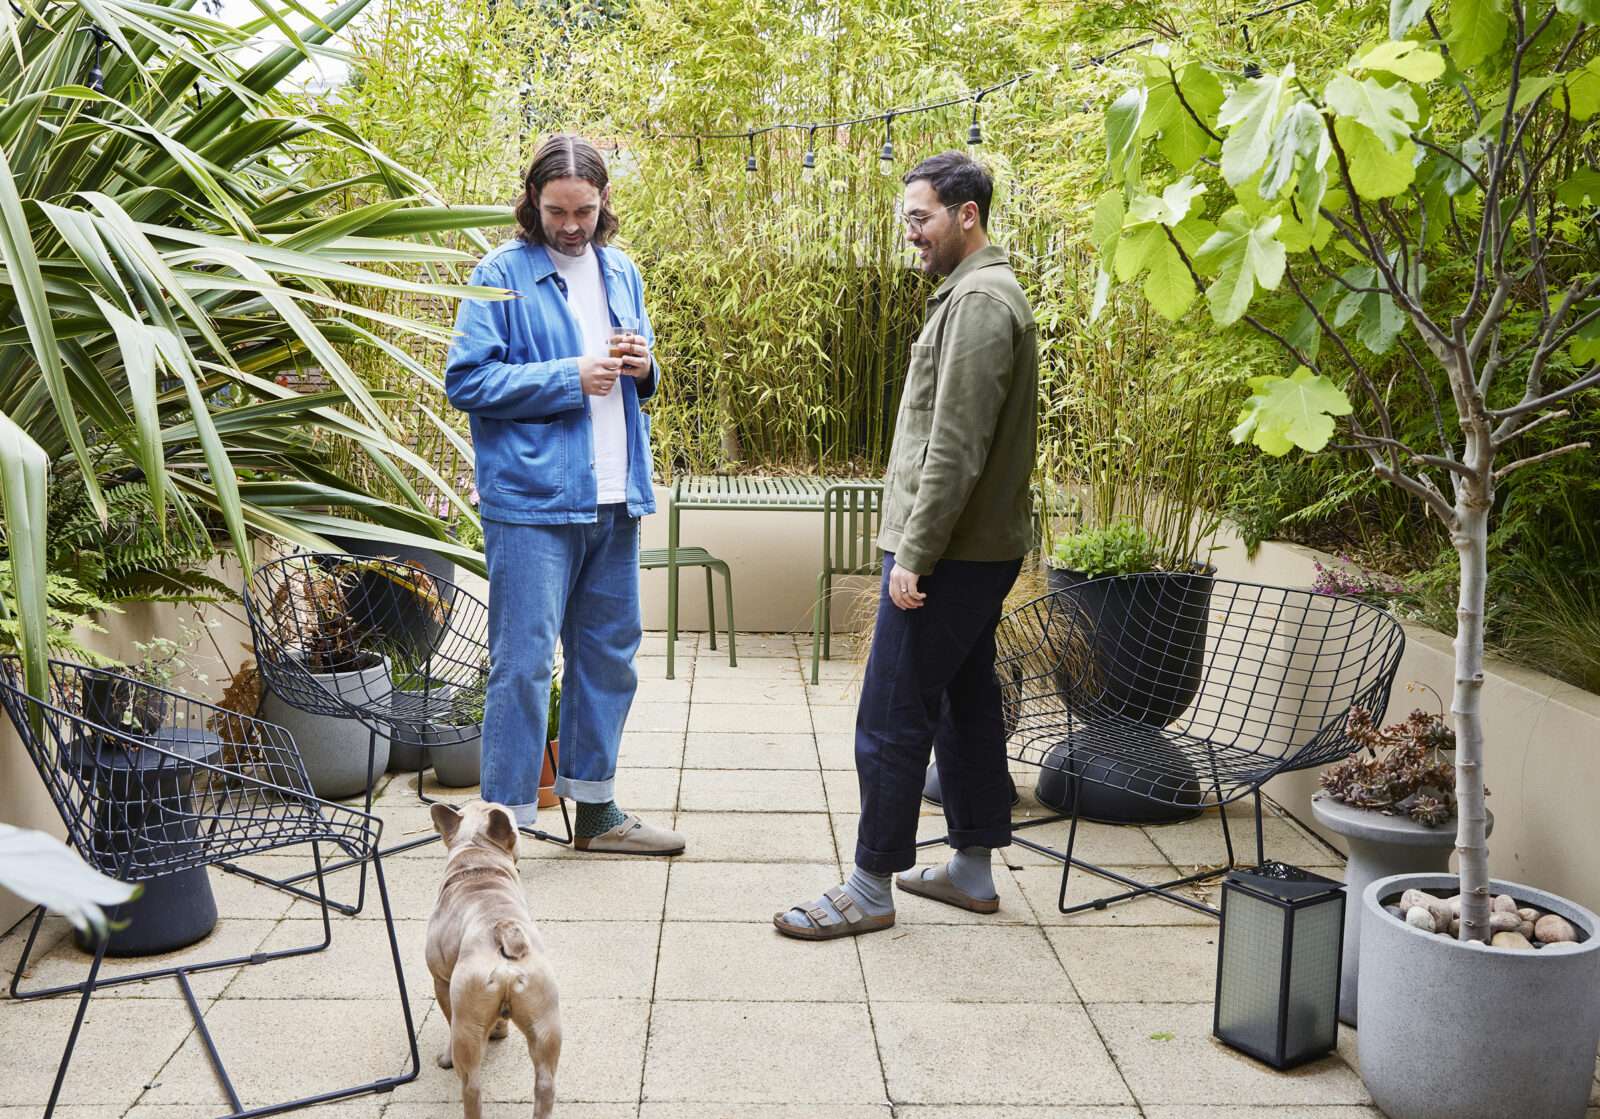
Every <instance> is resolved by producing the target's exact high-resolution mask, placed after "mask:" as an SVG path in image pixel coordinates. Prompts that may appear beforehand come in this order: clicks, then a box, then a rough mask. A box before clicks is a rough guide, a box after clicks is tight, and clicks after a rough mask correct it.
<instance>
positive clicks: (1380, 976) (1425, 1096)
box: [1356, 874, 1600, 1119]
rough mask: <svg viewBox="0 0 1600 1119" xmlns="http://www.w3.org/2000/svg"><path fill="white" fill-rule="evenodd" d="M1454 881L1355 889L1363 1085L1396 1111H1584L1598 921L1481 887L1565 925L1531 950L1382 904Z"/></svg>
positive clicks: (1522, 894)
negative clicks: (1442, 932)
mask: <svg viewBox="0 0 1600 1119" xmlns="http://www.w3.org/2000/svg"><path fill="white" fill-rule="evenodd" d="M1460 888H1461V887H1460V884H1459V881H1458V879H1457V878H1456V876H1455V875H1453V874H1399V875H1392V876H1390V877H1388V878H1380V879H1378V880H1377V881H1376V882H1373V883H1371V884H1370V885H1368V886H1367V888H1366V889H1365V890H1364V891H1363V892H1362V894H1361V897H1360V903H1359V904H1360V909H1361V975H1360V992H1359V999H1360V1006H1361V1029H1360V1031H1359V1032H1358V1033H1357V1035H1356V1036H1357V1044H1358V1046H1359V1055H1360V1066H1361V1078H1362V1080H1364V1081H1365V1082H1366V1085H1367V1090H1368V1091H1369V1092H1371V1093H1372V1098H1373V1101H1374V1102H1375V1103H1376V1104H1377V1105H1378V1107H1379V1108H1381V1109H1382V1110H1383V1112H1384V1114H1386V1115H1389V1116H1393V1117H1394V1119H1503V1117H1504V1116H1508V1115H1510V1116H1529V1117H1532V1116H1538V1117H1539V1119H1583V1116H1584V1114H1585V1110H1586V1108H1587V1105H1588V1101H1589V1094H1590V1092H1591V1091H1592V1090H1593V1085H1594V1068H1595V1064H1594V1062H1595V1049H1596V1047H1597V1046H1600V938H1597V936H1596V934H1597V933H1600V917H1596V916H1595V914H1594V913H1592V912H1590V911H1589V910H1588V909H1585V908H1584V907H1583V906H1581V905H1578V904H1577V903H1575V902H1571V901H1568V900H1567V899H1565V898H1562V897H1558V896H1556V895H1555V894H1549V893H1546V892H1544V891H1543V890H1538V889H1535V888H1534V887H1532V886H1524V885H1521V884H1519V883H1516V882H1501V881H1494V882H1491V884H1490V889H1491V890H1492V891H1493V892H1494V893H1495V894H1496V895H1497V896H1498V895H1501V894H1505V895H1509V897H1510V898H1511V899H1512V901H1513V902H1514V904H1515V905H1516V906H1517V907H1519V908H1520V907H1528V908H1532V909H1537V910H1539V911H1541V912H1543V913H1546V914H1551V913H1553V914H1556V915H1557V916H1559V917H1561V918H1562V919H1564V920H1565V921H1566V922H1567V923H1568V924H1569V925H1570V926H1571V927H1572V929H1573V930H1574V934H1575V936H1576V938H1577V939H1576V941H1575V942H1572V943H1566V944H1559V945H1555V944H1552V945H1548V946H1546V947H1544V948H1540V949H1538V950H1536V951H1535V950H1529V948H1527V947H1526V946H1521V947H1491V946H1488V945H1484V944H1479V943H1476V942H1473V943H1466V942H1463V941H1459V940H1456V939H1454V938H1451V937H1448V936H1439V935H1435V934H1433V933H1430V932H1426V931H1424V930H1422V929H1421V928H1418V927H1415V926H1413V925H1411V924H1408V923H1406V921H1404V920H1401V919H1397V918H1396V917H1394V916H1393V915H1392V914H1391V913H1389V912H1387V911H1386V910H1385V909H1384V906H1385V905H1386V904H1393V903H1394V902H1396V901H1398V899H1399V898H1400V897H1401V896H1402V895H1403V894H1404V892H1405V891H1406V890H1408V889H1415V890H1421V891H1425V892H1428V893H1432V894H1435V895H1438V896H1439V897H1440V898H1441V899H1443V898H1445V897H1448V896H1450V895H1453V894H1455V893H1456V892H1457V891H1459V890H1460ZM1502 935H1503V936H1509V935H1511V934H1502Z"/></svg>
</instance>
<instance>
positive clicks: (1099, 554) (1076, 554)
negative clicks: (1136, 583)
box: [1050, 517, 1161, 579]
mask: <svg viewBox="0 0 1600 1119" xmlns="http://www.w3.org/2000/svg"><path fill="white" fill-rule="evenodd" d="M1050 559H1051V562H1052V563H1053V564H1054V565H1055V566H1056V567H1060V568H1064V569H1066V570H1068V571H1076V572H1080V573H1081V574H1083V575H1087V576H1088V577H1089V578H1091V579H1093V578H1096V577H1097V576H1100V575H1136V574H1138V573H1139V572H1141V571H1155V570H1157V569H1158V568H1159V567H1160V566H1161V545H1160V544H1159V542H1158V541H1157V540H1156V539H1155V538H1154V537H1152V536H1151V535H1150V534H1149V533H1148V532H1146V531H1145V530H1144V528H1143V527H1142V526H1140V525H1139V524H1138V523H1137V522H1135V521H1133V520H1131V519H1129V518H1126V517H1124V518H1120V519H1118V520H1116V521H1113V522H1112V523H1111V524H1109V525H1106V526H1105V527H1104V528H1097V529H1084V530H1081V531H1077V532H1064V533H1062V534H1061V535H1060V536H1058V537H1056V542H1055V548H1054V550H1053V551H1052V552H1051V555H1050Z"/></svg>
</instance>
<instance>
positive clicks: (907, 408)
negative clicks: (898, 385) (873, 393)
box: [900, 342, 939, 440]
mask: <svg viewBox="0 0 1600 1119" xmlns="http://www.w3.org/2000/svg"><path fill="white" fill-rule="evenodd" d="M938 389H939V370H938V357H937V351H936V350H935V349H934V347H932V346H929V345H925V344H924V343H921V342H913V343H912V344H911V366H910V369H909V370H908V371H907V372H906V387H905V389H904V390H903V391H902V393H901V395H900V427H901V430H902V431H904V433H905V434H906V435H907V436H909V437H911V438H913V439H923V440H926V439H927V438H928V433H929V432H930V431H932V430H933V406H934V402H935V400H936V399H937V398H938Z"/></svg>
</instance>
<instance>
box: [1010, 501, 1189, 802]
mask: <svg viewBox="0 0 1600 1119" xmlns="http://www.w3.org/2000/svg"><path fill="white" fill-rule="evenodd" d="M1189 539H1193V538H1192V537H1190V538H1189ZM1196 547H1197V545H1195V546H1192V547H1185V548H1180V549H1177V550H1176V554H1174V550H1173V549H1169V548H1164V547H1163V546H1162V545H1161V543H1160V542H1159V541H1158V540H1157V539H1156V538H1155V537H1154V535H1152V534H1151V533H1150V532H1149V531H1147V530H1146V529H1145V528H1144V527H1143V526H1142V525H1140V524H1139V523H1138V522H1136V521H1134V520H1132V519H1131V518H1118V519H1116V520H1113V521H1112V522H1111V523H1110V524H1108V525H1106V526H1105V527H1103V528H1092V529H1077V530H1074V531H1071V532H1067V533H1063V534H1061V535H1060V536H1059V537H1057V539H1056V543H1055V549H1054V551H1053V552H1052V553H1051V556H1050V562H1049V567H1048V572H1047V581H1048V585H1049V587H1050V589H1051V590H1052V591H1063V590H1068V589H1071V590H1072V592H1073V593H1072V594H1071V596H1070V597H1068V598H1066V599H1065V600H1064V603H1065V606H1064V608H1065V609H1069V610H1071V611H1073V613H1074V622H1075V626H1074V635H1075V636H1076V637H1077V638H1079V639H1081V640H1082V641H1083V642H1084V648H1083V651H1082V656H1079V657H1069V658H1066V659H1065V660H1064V661H1063V665H1064V667H1063V671H1062V673H1061V676H1060V677H1059V678H1058V681H1057V682H1058V684H1059V685H1060V686H1061V688H1062V690H1063V691H1064V692H1067V693H1069V694H1070V695H1071V696H1072V705H1073V713H1074V715H1081V716H1082V717H1084V718H1086V719H1089V720H1091V721H1092V720H1093V719H1095V718H1104V719H1118V720H1124V721H1128V720H1131V721H1132V722H1135V723H1142V724H1144V725H1146V726H1149V727H1152V728H1157V729H1159V728H1162V727H1165V726H1167V725H1168V724H1169V723H1171V722H1172V721H1173V720H1174V719H1176V718H1177V717H1178V716H1179V715H1181V714H1183V712H1184V711H1185V710H1186V709H1187V708H1188V706H1189V704H1190V703H1191V702H1192V701H1193V700H1194V696H1195V692H1196V691H1197V690H1198V689H1199V687H1200V673H1201V669H1202V667H1203V664H1204V657H1205V646H1206V610H1207V606H1208V604H1209V603H1210V601H1211V586H1212V580H1213V578H1214V577H1215V575H1216V568H1215V567H1213V566H1211V565H1210V564H1202V563H1200V562H1198V561H1197V560H1196V559H1195V556H1194V552H1195V549H1196ZM1151 572H1168V573H1175V574H1173V575H1172V577H1169V578H1163V579H1160V580H1152V579H1147V578H1141V577H1140V576H1142V575H1146V574H1148V573H1151ZM1144 752H1145V753H1146V754H1147V755H1149V754H1152V753H1164V754H1165V755H1166V761H1165V762H1164V763H1163V766H1162V768H1163V770H1164V771H1165V772H1166V773H1167V777H1166V778H1165V780H1164V781H1163V784H1164V785H1166V786H1168V787H1171V785H1172V782H1173V779H1172V776H1171V773H1172V772H1173V771H1175V770H1176V771H1178V772H1182V771H1184V770H1187V771H1188V772H1189V774H1190V776H1189V777H1188V778H1186V779H1185V780H1184V786H1183V792H1184V794H1186V795H1181V796H1180V797H1179V799H1182V800H1185V801H1187V802H1189V803H1191V804H1198V803H1199V802H1200V801H1201V799H1202V798H1201V790H1200V781H1199V777H1198V776H1197V775H1195V774H1194V773H1193V769H1192V767H1190V766H1189V765H1188V763H1187V762H1185V761H1184V760H1183V758H1182V756H1181V755H1180V754H1178V753H1177V752H1175V751H1172V750H1170V749H1167V748H1166V741H1165V739H1164V738H1163V737H1162V736H1161V735H1160V734H1157V733H1151V734H1150V735H1149V741H1148V742H1147V743H1146V744H1145V746H1144ZM1129 767H1135V768H1137V765H1136V763H1133V762H1129V761H1125V760H1120V759H1111V758H1105V757H1102V756H1100V755H1098V754H1095V753H1093V752H1092V750H1091V749H1090V748H1088V747H1085V746H1083V745H1082V744H1081V743H1074V742H1072V741H1071V740H1069V739H1063V740H1062V741H1061V742H1060V743H1058V744H1056V745H1055V746H1053V747H1052V748H1051V749H1050V751H1049V752H1048V753H1047V755H1046V757H1045V762H1044V768H1043V769H1042V770H1041V772H1040V774H1039V780H1038V783H1037V785H1036V786H1035V789H1034V795H1035V796H1037V797H1038V798H1039V801H1040V803H1042V804H1045V805H1047V806H1048V807H1051V808H1055V809H1056V810H1057V811H1067V810H1068V809H1070V808H1071V806H1072V804H1073V801H1074V796H1076V798H1077V806H1078V813H1079V815H1081V816H1083V817H1085V818H1087V819H1091V820H1101V821H1105V822H1109V823H1166V822H1171V821H1175V820H1186V819H1191V818H1193V817H1194V816H1197V815H1199V813H1200V809H1198V808H1191V807H1180V806H1177V805H1170V804H1161V803H1158V802H1154V801H1151V800H1148V799H1146V798H1144V797H1139V796H1133V795H1129V794H1128V793H1126V792H1125V791H1123V788H1121V787H1120V786H1127V785H1134V786H1135V787H1137V786H1139V785H1141V784H1144V783H1146V782H1141V781H1140V780H1139V775H1138V774H1137V773H1126V772H1121V771H1125V770H1127V769H1128V768H1129ZM1113 771H1117V772H1113ZM1097 772H1098V774H1099V775H1100V776H1106V777H1110V778H1111V779H1112V780H1111V783H1110V784H1106V783H1102V782H1099V781H1087V782H1084V786H1083V790H1082V792H1076V790H1075V789H1074V785H1075V783H1076V782H1075V777H1076V776H1077V775H1078V774H1081V773H1091V774H1094V773H1097Z"/></svg>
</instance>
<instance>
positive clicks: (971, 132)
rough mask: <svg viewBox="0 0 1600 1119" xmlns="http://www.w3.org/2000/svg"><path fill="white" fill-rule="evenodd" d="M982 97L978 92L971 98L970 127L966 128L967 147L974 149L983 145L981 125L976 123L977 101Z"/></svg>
mask: <svg viewBox="0 0 1600 1119" xmlns="http://www.w3.org/2000/svg"><path fill="white" fill-rule="evenodd" d="M982 98H983V95H982V94H981V93H980V94H979V95H978V96H977V97H974V98H973V99H972V127H970V128H968V129H967V147H969V148H972V149H973V150H974V151H976V150H977V149H978V148H979V147H981V146H982V145H983V126H982V125H981V124H979V123H978V102H979V101H981V100H982Z"/></svg>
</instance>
